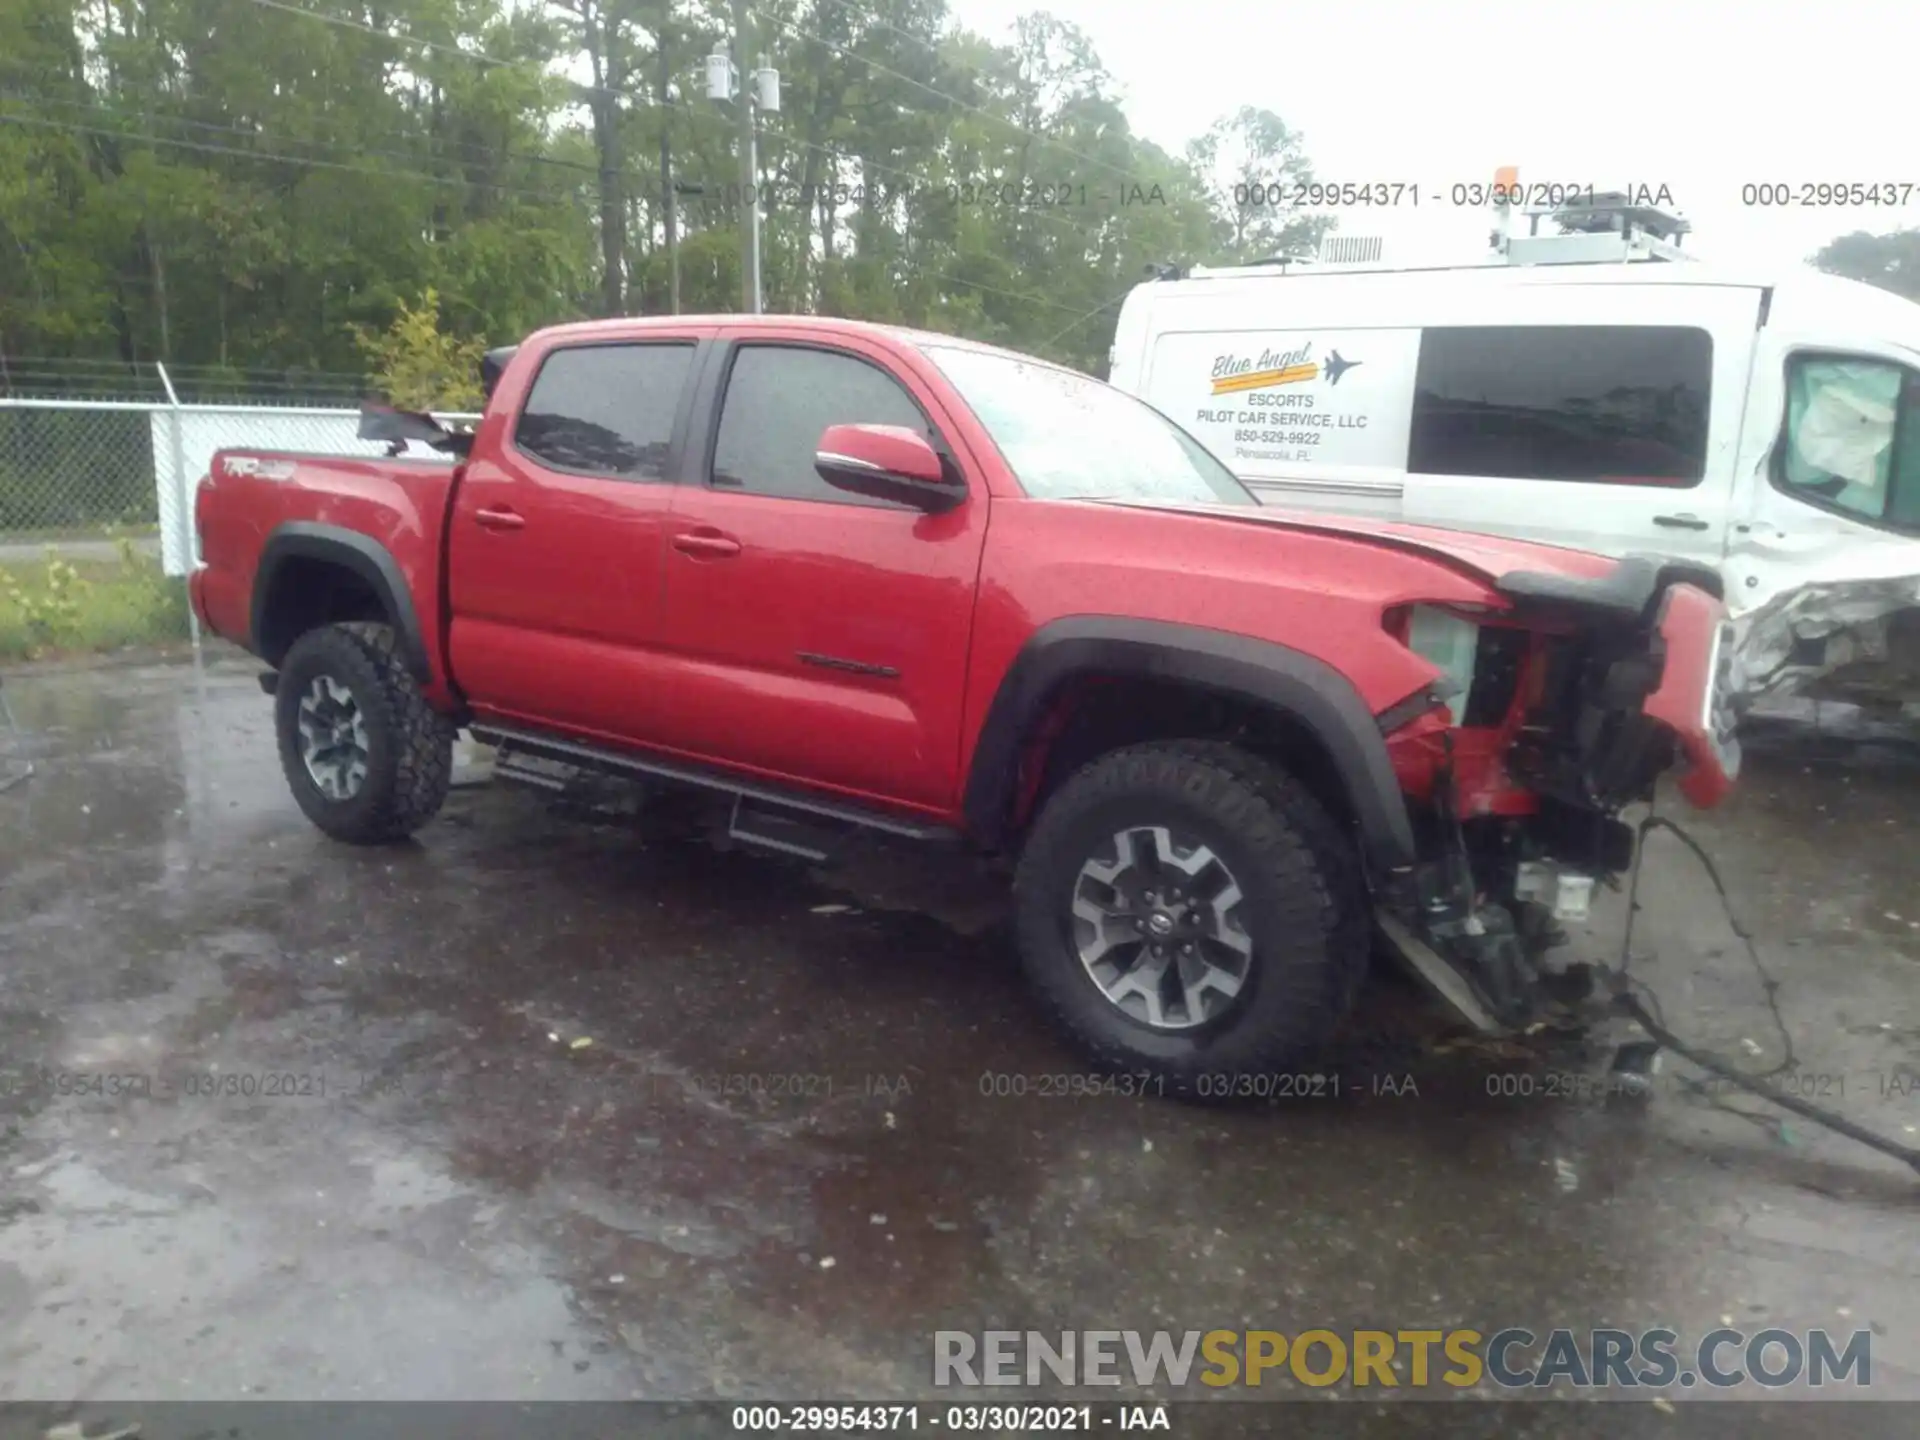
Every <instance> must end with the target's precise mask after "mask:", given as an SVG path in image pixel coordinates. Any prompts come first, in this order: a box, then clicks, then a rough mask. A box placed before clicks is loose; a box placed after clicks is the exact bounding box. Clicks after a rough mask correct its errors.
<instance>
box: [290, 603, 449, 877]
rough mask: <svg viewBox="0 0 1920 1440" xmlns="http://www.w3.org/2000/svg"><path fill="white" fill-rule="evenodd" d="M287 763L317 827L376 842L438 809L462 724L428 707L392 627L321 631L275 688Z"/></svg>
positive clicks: (304, 642) (310, 635) (410, 828)
mask: <svg viewBox="0 0 1920 1440" xmlns="http://www.w3.org/2000/svg"><path fill="white" fill-rule="evenodd" d="M274 721H275V730H276V731H277V732H278V736H279V742H280V765H281V768H282V769H283V770H284V771H285V772H286V776H287V784H288V785H289V786H290V787H291V788H292V790H293V798H294V799H295V800H296V801H297V802H298V803H299V806H300V808H301V809H302V810H303V811H305V812H306V816H307V818H308V819H309V820H311V821H313V823H314V824H315V825H317V826H319V827H320V829H321V830H323V831H325V832H326V833H327V834H328V835H330V836H332V837H333V838H334V839H336V840H344V841H346V842H347V843H348V844H351V845H378V844H384V843H387V842H389V841H393V840H398V839H401V838H403V837H405V836H407V835H411V834H412V833H413V832H414V831H415V830H417V829H419V828H420V827H421V826H422V825H424V824H426V823H427V821H429V820H431V819H432V818H433V817H434V815H435V814H436V813H437V812H438V811H439V809H440V806H441V803H442V802H443V801H444V800H445V799H446V798H447V785H448V782H449V780H450V779H451V776H452V773H453V737H454V726H453V723H452V722H451V721H450V720H448V719H447V718H446V717H445V716H444V715H441V714H440V713H439V712H438V711H436V710H434V709H433V707H432V706H430V705H428V704H427V702H426V698H425V697H424V696H422V695H421V693H420V687H419V686H418V685H417V684H416V683H415V682H414V678H413V676H412V675H411V674H410V673H408V670H407V667H406V664H405V662H404V661H403V660H402V658H401V656H400V654H399V651H398V646H397V642H396V639H395V636H394V633H393V630H392V629H391V628H390V627H388V626H385V625H369V624H352V625H323V626H321V627H320V628H319V629H317V630H309V631H308V632H307V633H306V634H304V635H302V636H301V637H300V638H299V639H298V640H296V641H294V643H293V648H292V649H291V650H289V651H288V652H287V656H286V659H285V660H284V661H283V662H282V664H281V666H280V679H279V683H278V685H277V686H276V687H275V690H274Z"/></svg>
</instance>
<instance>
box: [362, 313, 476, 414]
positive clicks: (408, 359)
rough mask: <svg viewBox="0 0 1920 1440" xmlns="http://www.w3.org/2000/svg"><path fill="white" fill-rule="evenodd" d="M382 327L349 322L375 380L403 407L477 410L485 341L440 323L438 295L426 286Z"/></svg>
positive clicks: (391, 398)
mask: <svg viewBox="0 0 1920 1440" xmlns="http://www.w3.org/2000/svg"><path fill="white" fill-rule="evenodd" d="M397 309H398V313H397V314H396V315H395V316H394V319H393V324H392V325H390V326H389V327H388V328H387V329H386V330H385V331H383V332H378V333H376V332H373V331H370V330H367V329H365V328H364V327H361V326H358V325H356V326H354V327H353V337H354V342H355V343H356V344H358V345H359V347H360V348H361V350H362V351H364V352H365V354H366V357H367V365H368V370H369V373H370V375H371V376H372V378H373V380H374V382H375V383H376V384H377V385H379V387H380V389H381V390H382V391H383V392H384V393H385V395H386V397H387V399H388V401H389V402H390V403H392V404H393V405H395V406H397V407H399V408H400V409H402V410H454V411H468V410H478V409H479V408H480V406H481V405H482V403H484V398H485V397H484V396H483V395H482V393H481V389H480V357H481V355H482V354H484V353H485V351H486V348H487V347H486V342H485V341H484V340H462V339H459V338H457V337H455V336H452V335H449V334H447V333H446V332H445V331H443V330H442V329H441V328H440V296H439V294H438V293H437V292H435V291H433V290H428V291H427V292H426V294H424V295H423V296H421V298H420V303H419V304H418V305H417V306H414V305H409V304H407V302H406V301H404V300H402V301H401V302H400V303H399V305H398V307H397Z"/></svg>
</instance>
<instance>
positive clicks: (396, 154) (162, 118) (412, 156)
mask: <svg viewBox="0 0 1920 1440" xmlns="http://www.w3.org/2000/svg"><path fill="white" fill-rule="evenodd" d="M5 98H9V99H19V100H28V101H30V102H31V103H33V104H34V105H36V106H43V107H44V106H49V105H52V106H58V107H60V108H61V109H63V110H78V111H81V112H82V113H91V114H99V115H111V116H113V117H114V118H116V119H121V120H138V121H141V122H157V123H159V124H162V125H180V126H184V127H186V128H187V129H190V130H204V131H210V132H212V133H214V134H218V135H238V136H242V137H244V138H248V139H255V140H266V139H273V140H275V141H276V142H277V143H280V144H285V145H304V146H307V147H309V148H311V149H318V150H326V151H330V152H332V153H334V154H336V155H338V154H354V155H371V156H379V157H381V158H383V159H388V160H405V161H408V162H410V163H417V162H418V161H420V160H421V159H423V158H426V159H430V158H432V157H430V156H426V157H423V156H421V155H420V154H418V153H408V152H405V151H399V150H376V149H371V148H369V147H368V146H365V145H362V144H359V143H357V142H342V141H340V140H337V139H324V138H323V139H307V138H305V137H302V136H297V135H278V136H273V135H269V134H268V132H266V131H263V130H260V129H258V128H257V127H255V126H251V125H236V124H227V125H222V124H219V123H217V122H215V121H212V120H195V119H193V118H191V117H190V116H186V115H167V114H161V113H158V112H155V111H151V110H122V109H119V108H118V107H116V106H112V105H97V104H95V105H90V104H88V103H87V102H85V101H83V100H60V99H54V98H45V97H40V96H8V97H5ZM129 138H131V139H145V138H147V137H146V136H144V135H130V136H129ZM476 146H480V148H481V149H482V151H483V154H482V156H480V157H467V156H459V155H448V156H446V157H444V158H445V159H446V160H447V161H448V162H449V163H451V164H458V165H479V164H482V163H485V162H486V161H488V160H498V161H499V162H501V163H503V164H512V163H514V162H516V161H525V162H527V163H529V164H535V165H550V166H554V167H557V168H559V169H563V170H571V171H576V172H579V173H582V174H587V175H598V174H599V173H600V167H599V166H597V165H589V164H587V163H585V162H584V161H580V160H562V159H559V158H558V157H556V156H551V155H527V154H516V153H514V152H513V151H511V150H508V149H506V148H505V147H504V146H503V147H501V148H500V149H498V150H487V149H486V147H485V146H484V144H483V143H482V142H475V141H469V142H467V143H466V144H465V145H464V146H462V147H460V148H464V149H467V150H472V149H474V148H475V147H476ZM294 158H305V157H294ZM620 173H621V174H623V175H626V176H627V177H628V178H629V179H632V178H636V177H635V176H634V174H633V172H631V171H622V172H620ZM446 178H448V179H449V180H452V179H453V177H451V176H449V177H446ZM466 183H478V182H471V181H470V182H466Z"/></svg>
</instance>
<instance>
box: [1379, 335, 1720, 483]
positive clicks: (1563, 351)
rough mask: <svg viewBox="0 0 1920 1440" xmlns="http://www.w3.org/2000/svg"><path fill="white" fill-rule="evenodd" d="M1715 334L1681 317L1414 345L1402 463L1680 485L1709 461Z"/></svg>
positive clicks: (1461, 471)
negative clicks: (1409, 427) (1416, 357)
mask: <svg viewBox="0 0 1920 1440" xmlns="http://www.w3.org/2000/svg"><path fill="white" fill-rule="evenodd" d="M1712 375H1713V338H1712V337H1711V336H1710V335H1708V334H1707V332H1706V331H1704V330H1699V329H1692V328H1687V327H1683V326H1677V325H1538V326H1536V325H1525V326H1520V325H1512V326H1507V325H1486V326H1464V325H1463V326H1444V327H1434V328H1430V329H1428V330H1427V331H1426V332H1425V333H1424V334H1423V335H1422V337H1421V341H1420V366H1419V370H1418V372H1417V378H1416V380H1415V384H1414V398H1413V432H1412V436H1411V441H1410V444H1409V447H1408V455H1407V469H1408V470H1410V471H1412V472H1413V473H1415V474H1420V475H1470V476H1486V477H1488V478H1494V479H1503V480H1585V481H1591V482H1594V483H1598V484H1615V485H1658V486H1663V487H1667V488H1671V489H1687V488H1690V487H1692V486H1694V485H1698V484H1699V483H1700V481H1701V479H1702V478H1703V477H1704V476H1705V475H1706V469H1707V412H1708V395H1709V392H1710V389H1711V385H1712Z"/></svg>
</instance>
